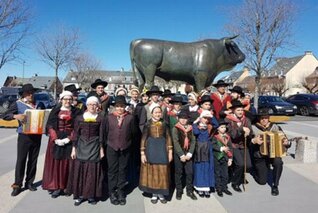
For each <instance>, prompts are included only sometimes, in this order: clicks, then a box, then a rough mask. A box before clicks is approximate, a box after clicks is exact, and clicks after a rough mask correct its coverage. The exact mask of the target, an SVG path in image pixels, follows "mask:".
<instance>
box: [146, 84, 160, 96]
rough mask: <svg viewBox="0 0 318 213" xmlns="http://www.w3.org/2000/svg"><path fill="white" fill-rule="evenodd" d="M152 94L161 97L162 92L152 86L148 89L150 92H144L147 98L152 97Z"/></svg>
mask: <svg viewBox="0 0 318 213" xmlns="http://www.w3.org/2000/svg"><path fill="white" fill-rule="evenodd" d="M152 94H159V95H161V94H162V91H160V89H159V87H158V86H152V87H151V88H150V90H148V91H147V92H146V95H148V96H149V97H150V96H151V95H152Z"/></svg>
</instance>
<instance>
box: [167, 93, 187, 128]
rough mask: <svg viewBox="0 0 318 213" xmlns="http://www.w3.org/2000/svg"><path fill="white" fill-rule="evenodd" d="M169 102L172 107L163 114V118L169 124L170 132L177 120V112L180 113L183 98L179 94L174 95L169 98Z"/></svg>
mask: <svg viewBox="0 0 318 213" xmlns="http://www.w3.org/2000/svg"><path fill="white" fill-rule="evenodd" d="M170 104H172V109H171V110H170V111H168V112H167V114H165V115H163V116H164V120H165V121H166V123H167V124H168V125H169V129H170V132H172V128H173V127H174V126H175V125H176V123H177V122H178V114H179V113H180V110H181V107H182V105H184V104H185V103H184V102H183V99H182V97H181V96H178V95H175V96H173V97H172V98H171V100H170Z"/></svg>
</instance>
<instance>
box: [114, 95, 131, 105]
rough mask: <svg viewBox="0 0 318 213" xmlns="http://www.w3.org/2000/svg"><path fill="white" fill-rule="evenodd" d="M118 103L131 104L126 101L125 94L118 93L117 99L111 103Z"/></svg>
mask: <svg viewBox="0 0 318 213" xmlns="http://www.w3.org/2000/svg"><path fill="white" fill-rule="evenodd" d="M116 104H124V105H130V104H129V103H127V101H126V97H125V96H123V95H118V96H116V97H115V100H114V101H113V102H112V103H111V105H116Z"/></svg>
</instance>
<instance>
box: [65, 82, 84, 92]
mask: <svg viewBox="0 0 318 213" xmlns="http://www.w3.org/2000/svg"><path fill="white" fill-rule="evenodd" d="M64 90H65V91H70V92H71V93H77V92H78V91H80V90H82V88H76V86H75V84H70V85H67V86H66V87H64Z"/></svg>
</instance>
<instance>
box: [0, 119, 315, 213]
mask: <svg viewBox="0 0 318 213" xmlns="http://www.w3.org/2000/svg"><path fill="white" fill-rule="evenodd" d="M297 117H298V116H296V117H294V118H293V119H291V120H290V121H288V122H284V123H282V124H281V126H282V127H283V129H284V130H285V131H286V133H287V136H289V137H295V136H307V137H309V139H310V140H313V141H315V142H318V139H317V138H318V136H317V132H318V121H317V119H307V120H305V121H304V120H303V119H302V118H301V119H297ZM299 117H300V116H299ZM16 139H17V135H16V133H15V129H10V128H0V162H1V163H0V212H1V213H5V212H21V213H22V212H23V213H27V212H46V213H49V212H77V213H80V212H108V213H112V212H116V213H121V212H123V213H124V212H129V213H135V212H136V213H143V212H145V213H156V212H158V213H159V212H160V213H165V212H168V213H170V212H191V213H196V212H200V213H202V212H217V213H219V212H238V213H240V212H242V213H243V212H244V213H246V212H258V213H262V212H266V213H269V212H270V213H276V212H288V213H292V212H297V213H298V212H316V211H317V209H318V202H317V197H316V196H317V193H318V163H311V164H304V163H301V162H299V161H297V160H295V159H294V158H292V157H291V156H293V154H294V153H295V146H294V145H293V146H292V148H291V149H290V150H289V154H291V155H289V156H287V157H284V159H283V160H284V171H283V174H282V178H281V181H280V186H279V190H280V195H279V196H277V197H274V196H272V195H271V193H270V190H271V189H270V187H269V185H264V186H260V185H258V184H257V183H256V182H255V181H254V179H253V178H252V176H250V175H249V174H248V175H247V179H248V182H249V184H247V185H246V191H245V192H242V193H237V192H234V190H232V188H231V187H230V186H229V189H230V190H231V191H232V192H233V196H227V195H224V197H222V198H220V197H218V196H217V195H216V194H215V193H213V194H212V196H211V197H210V198H199V199H198V200H197V201H192V200H190V199H189V198H188V197H186V196H185V195H184V196H183V199H182V200H181V201H178V200H176V199H175V197H174V196H173V197H172V200H171V201H170V202H168V203H167V204H161V203H158V204H152V203H151V202H150V200H149V198H148V197H144V196H143V195H142V193H141V192H140V190H139V189H138V188H135V189H134V190H133V191H132V192H131V193H130V194H128V196H127V204H126V205H125V206H113V205H111V204H110V202H109V200H105V201H101V202H98V203H97V205H95V206H93V205H90V204H88V203H87V202H85V203H82V204H81V205H80V206H78V207H75V206H74V205H73V199H72V197H71V196H70V197H64V196H61V197H58V198H56V199H52V198H51V197H50V196H49V195H48V193H47V192H46V191H44V190H42V188H41V185H40V184H41V177H42V172H43V164H44V154H45V150H46V143H47V140H48V139H47V137H46V136H44V137H43V139H42V146H41V152H40V156H39V160H38V172H37V177H36V182H37V185H38V190H37V191H36V192H30V191H28V190H26V191H23V192H22V193H21V194H20V195H18V196H17V197H11V196H10V193H11V188H10V186H11V184H12V183H13V180H14V167H15V160H16Z"/></svg>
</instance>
